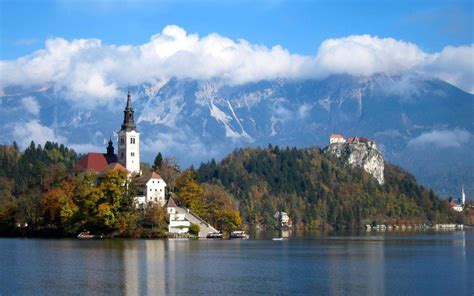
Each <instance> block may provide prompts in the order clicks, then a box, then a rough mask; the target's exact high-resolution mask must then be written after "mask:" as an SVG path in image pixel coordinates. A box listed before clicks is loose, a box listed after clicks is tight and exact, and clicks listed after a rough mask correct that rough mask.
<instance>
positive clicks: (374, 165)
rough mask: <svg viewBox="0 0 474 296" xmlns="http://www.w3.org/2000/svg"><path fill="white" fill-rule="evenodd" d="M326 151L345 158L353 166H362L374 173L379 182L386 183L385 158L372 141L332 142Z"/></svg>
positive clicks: (368, 171)
mask: <svg viewBox="0 0 474 296" xmlns="http://www.w3.org/2000/svg"><path fill="white" fill-rule="evenodd" d="M326 153H330V154H333V155H335V156H336V157H338V158H343V159H344V160H345V161H346V162H347V163H348V164H350V165H352V166H359V167H362V168H363V169H364V170H365V171H366V172H367V173H369V174H370V175H372V176H373V177H374V178H375V179H377V181H378V182H379V184H381V185H382V184H383V183H384V174H383V172H384V160H383V157H382V154H381V153H380V151H379V150H378V149H377V146H376V144H375V143H374V142H372V141H353V142H344V143H332V144H330V145H329V146H328V147H327V148H326Z"/></svg>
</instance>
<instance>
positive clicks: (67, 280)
mask: <svg viewBox="0 0 474 296" xmlns="http://www.w3.org/2000/svg"><path fill="white" fill-rule="evenodd" d="M270 237H271V236H270ZM264 238H268V237H265V236H263V237H262V239H257V240H248V241H240V240H231V241H230V240H223V241H213V240H199V241H180V240H125V239H106V240H84V241H80V240H74V239H57V240H56V239H7V238H2V239H0V295H2V296H4V295H102V294H111V295H210V294H215V295H257V294H258V295H261V294H271V295H474V232H472V231H465V232H464V231H457V232H438V233H411V234H396V233H391V234H380V235H378V234H361V235H311V236H309V235H299V236H294V237H292V238H291V239H290V240H287V241H272V240H268V239H264Z"/></svg>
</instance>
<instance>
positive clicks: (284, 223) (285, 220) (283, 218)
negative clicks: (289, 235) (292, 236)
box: [273, 212, 292, 228]
mask: <svg viewBox="0 0 474 296" xmlns="http://www.w3.org/2000/svg"><path fill="white" fill-rule="evenodd" d="M273 218H275V219H277V221H280V225H279V226H281V227H288V228H289V227H291V226H292V223H291V219H290V216H288V214H287V213H285V212H276V213H275V214H274V215H273Z"/></svg>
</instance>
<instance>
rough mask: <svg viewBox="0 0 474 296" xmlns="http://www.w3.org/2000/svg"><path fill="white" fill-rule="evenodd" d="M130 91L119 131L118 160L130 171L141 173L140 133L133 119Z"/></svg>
mask: <svg viewBox="0 0 474 296" xmlns="http://www.w3.org/2000/svg"><path fill="white" fill-rule="evenodd" d="M133 112H134V111H133V108H132V99H131V94H130V91H128V94H127V106H126V107H125V110H123V123H122V127H121V129H120V131H119V132H118V141H117V142H118V155H117V157H118V162H119V163H120V164H122V165H123V166H124V167H125V168H127V170H128V171H129V172H130V173H136V174H140V133H139V132H138V129H137V126H136V125H135V120H134V119H133Z"/></svg>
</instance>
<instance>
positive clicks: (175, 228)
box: [166, 197, 191, 234]
mask: <svg viewBox="0 0 474 296" xmlns="http://www.w3.org/2000/svg"><path fill="white" fill-rule="evenodd" d="M166 212H167V213H168V217H169V221H170V222H169V224H168V232H169V233H178V234H181V233H187V232H188V231H189V227H190V226H191V222H189V221H188V220H187V219H186V213H180V212H179V211H178V206H177V205H176V203H175V202H174V200H173V198H171V197H170V199H169V200H168V203H167V204H166Z"/></svg>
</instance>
